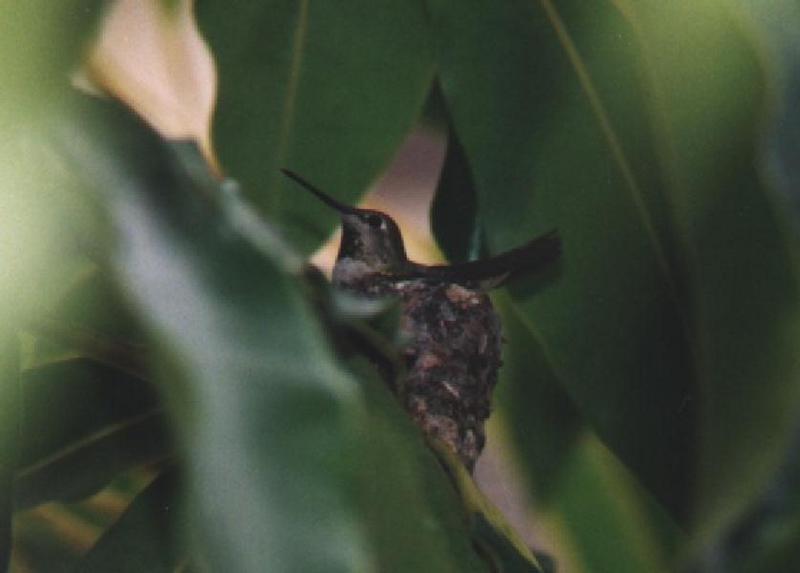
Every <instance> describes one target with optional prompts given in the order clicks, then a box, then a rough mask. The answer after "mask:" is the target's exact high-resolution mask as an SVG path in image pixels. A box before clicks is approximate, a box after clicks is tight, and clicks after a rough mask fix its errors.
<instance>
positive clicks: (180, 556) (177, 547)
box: [75, 468, 187, 573]
mask: <svg viewBox="0 0 800 573" xmlns="http://www.w3.org/2000/svg"><path fill="white" fill-rule="evenodd" d="M178 486H179V479H178V475H177V471H176V470H175V469H174V468H172V469H167V470H165V471H164V472H162V473H161V474H160V475H159V476H158V477H156V478H155V480H154V481H153V482H152V483H151V484H150V485H148V486H147V488H145V490H144V491H142V492H141V493H140V494H139V495H137V496H136V498H135V499H134V500H133V501H132V502H131V504H130V505H129V506H128V508H127V509H126V510H125V513H124V514H122V516H121V517H120V518H119V520H117V522H116V523H114V524H113V525H111V526H110V527H109V528H108V530H107V531H106V532H105V533H103V536H102V537H101V538H100V539H99V540H98V541H97V543H96V544H95V546H94V547H92V549H91V550H90V551H89V553H88V554H87V555H86V556H85V557H84V558H83V560H82V561H81V562H80V564H79V566H78V567H77V568H75V572H76V573H92V572H95V571H96V572H98V573H105V572H107V571H115V572H118V573H128V572H130V573H138V572H140V571H148V572H152V573H158V572H160V571H163V572H165V573H167V572H169V573H172V572H174V571H176V569H177V567H178V565H180V564H181V563H182V562H184V563H185V561H186V559H187V554H186V553H185V540H184V539H181V534H182V532H183V528H182V527H181V526H180V520H181V517H182V514H183V510H182V507H181V506H180V505H179V501H180V500H179V495H180V489H179V487H178Z"/></svg>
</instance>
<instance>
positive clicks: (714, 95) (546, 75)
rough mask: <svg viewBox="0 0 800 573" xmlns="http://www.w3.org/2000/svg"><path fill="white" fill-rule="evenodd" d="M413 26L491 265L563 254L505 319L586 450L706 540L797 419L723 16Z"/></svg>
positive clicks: (783, 257) (744, 56)
mask: <svg viewBox="0 0 800 573" xmlns="http://www.w3.org/2000/svg"><path fill="white" fill-rule="evenodd" d="M429 5H430V6H431V9H432V12H433V18H434V21H435V23H436V26H437V30H438V33H439V34H440V35H441V66H440V77H441V85H442V90H443V93H444V97H445V100H446V104H447V107H448V111H449V114H450V117H451V119H452V124H453V127H454V129H455V131H456V132H457V133H458V136H459V140H460V141H461V142H462V144H463V146H464V150H465V152H466V155H467V158H468V160H469V163H470V166H471V167H472V174H473V177H474V181H475V185H476V188H477V191H478V205H479V207H480V213H479V217H480V219H481V222H482V224H483V225H484V228H485V230H486V236H487V240H488V244H489V246H490V247H491V248H492V250H493V251H495V252H496V251H499V250H503V249H506V248H509V247H512V246H515V245H518V244H520V243H523V242H524V241H525V240H527V239H529V238H530V237H532V236H535V235H537V234H538V233H540V232H541V231H543V230H545V229H548V228H550V227H556V228H558V230H559V232H560V234H561V236H562V238H563V243H564V256H563V264H562V268H561V269H560V272H559V276H558V277H557V278H556V280H555V281H554V282H553V283H552V284H550V285H546V286H545V288H540V289H538V290H537V292H535V293H534V295H533V296H530V293H528V292H525V289H523V288H520V289H517V290H515V291H514V295H515V296H514V306H516V307H517V310H518V313H519V315H520V316H523V317H525V318H526V321H527V322H528V323H529V324H531V325H534V327H535V329H536V332H535V333H533V332H532V335H533V336H536V338H537V339H538V340H540V341H541V349H542V352H543V353H544V354H545V355H546V356H547V357H548V358H549V361H550V362H551V364H552V367H553V368H552V370H553V372H554V373H555V375H556V379H557V380H559V381H560V382H561V383H563V385H564V386H565V388H566V389H567V391H568V392H569V394H570V395H571V397H572V398H573V400H574V402H575V404H576V405H577V406H578V407H579V409H580V410H581V412H582V414H583V416H584V417H585V418H586V420H587V421H589V422H590V423H591V424H592V425H593V426H594V428H596V430H597V432H598V434H599V436H600V437H601V438H602V439H603V440H604V441H605V442H606V443H607V444H608V445H609V446H610V447H611V448H612V449H613V450H614V451H615V452H616V453H617V454H618V455H619V456H620V457H621V459H622V460H623V461H624V462H625V463H626V464H628V465H629V466H630V467H631V468H633V469H634V471H635V472H636V474H637V475H638V476H639V477H640V479H642V481H643V483H644V484H646V486H647V487H648V488H650V489H651V491H653V492H654V493H655V495H656V496H657V497H658V499H659V500H660V501H661V502H662V503H664V504H665V505H666V506H667V507H669V508H670V510H671V511H672V513H673V515H675V516H677V517H678V518H679V519H681V520H682V521H683V522H684V523H688V522H689V521H690V520H691V521H692V522H693V524H694V525H695V526H696V527H697V528H698V529H699V530H703V531H706V532H708V531H711V530H713V529H715V528H717V527H719V526H720V525H722V524H723V523H724V522H725V521H726V520H729V519H730V518H731V517H732V516H733V515H734V514H735V513H736V512H738V511H740V510H741V509H742V507H744V504H746V503H747V501H748V499H752V497H753V495H754V494H755V493H756V492H757V490H758V488H759V487H760V484H762V483H763V480H764V479H765V478H766V477H767V476H768V475H769V473H770V471H772V470H774V468H775V465H776V464H777V462H778V460H779V459H780V455H781V454H782V452H783V450H784V448H785V446H786V439H787V429H788V424H789V422H790V420H791V419H792V418H793V416H794V415H795V411H796V407H795V404H797V401H798V400H797V396H798V385H797V384H796V380H798V377H797V368H796V360H795V359H794V354H795V351H794V350H793V347H794V346H796V341H797V332H796V329H797V324H798V316H797V305H796V302H797V301H796V296H797V285H796V283H795V279H794V277H793V274H792V269H791V267H792V257H791V256H790V254H789V252H788V247H787V242H786V238H785V237H784V236H782V235H781V231H780V227H781V225H780V223H779V220H778V218H776V216H775V214H774V211H773V208H772V206H771V205H770V203H769V200H768V197H767V196H766V195H765V193H764V191H763V189H762V188H761V185H760V182H759V181H758V178H757V177H756V175H755V172H754V169H753V167H752V166H753V162H754V161H753V149H754V141H755V135H756V133H755V128H756V126H757V122H756V120H757V117H756V116H755V111H756V110H758V109H759V108H760V107H761V106H760V102H761V99H760V93H761V85H762V83H763V78H762V72H761V70H760V69H759V66H758V63H757V60H756V57H755V51H754V49H753V47H752V45H751V43H750V41H749V40H748V38H747V37H746V36H745V35H744V34H743V32H742V30H741V28H740V27H739V25H738V23H737V22H736V20H735V18H734V17H732V16H731V14H730V11H729V9H728V8H727V7H726V6H725V3H724V2H708V3H702V5H701V6H695V5H692V7H689V6H688V5H683V4H675V3H651V2H644V3H635V4H634V3H629V2H618V3H614V4H613V5H612V4H611V3H608V4H601V5H597V4H595V3H585V2H580V1H567V2H559V3H557V4H556V3H553V2H550V1H549V0H543V1H542V2H540V3H528V2H522V1H514V2H509V3H504V4H502V5H500V6H498V5H496V4H490V3H488V2H484V1H481V0H471V1H469V2H458V3H454V2H449V1H448V0H430V1H429ZM709 50H711V53H714V54H715V55H716V56H715V57H699V56H698V54H707V53H709ZM733 94H736V95H735V96H734V95H733ZM512 344H513V343H512ZM754 380H758V384H754V383H753V381H754ZM696 421H699V422H698V423H697V424H696V423H695V422H696Z"/></svg>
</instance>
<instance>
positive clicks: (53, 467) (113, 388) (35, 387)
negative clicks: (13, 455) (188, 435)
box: [15, 358, 170, 508]
mask: <svg viewBox="0 0 800 573" xmlns="http://www.w3.org/2000/svg"><path fill="white" fill-rule="evenodd" d="M22 390H23V407H22V410H21V412H22V414H21V417H22V421H21V442H20V444H19V469H18V473H17V478H16V492H15V505H16V506H17V508H26V507H31V506H34V505H37V504H39V503H42V502H45V501H51V500H61V501H74V500H77V499H81V498H83V497H87V496H88V495H90V494H92V493H94V492H96V491H97V490H99V489H100V488H102V487H103V486H105V485H106V484H108V482H110V481H111V479H113V478H114V477H115V476H116V475H118V474H119V473H121V472H122V471H124V470H126V469H130V468H131V467H135V466H137V465H139V464H142V463H146V462H153V461H156V460H159V459H161V458H163V457H164V456H165V455H167V454H168V453H169V452H170V443H169V442H170V440H169V436H168V433H167V431H166V429H165V426H164V420H163V418H162V416H161V414H160V413H159V412H158V400H157V396H156V395H155V392H154V391H153V389H152V388H151V387H150V386H149V385H148V384H146V383H144V382H142V381H141V380H139V379H137V378H135V377H132V376H129V375H126V374H124V373H123V372H120V371H118V370H115V369H113V368H110V367H108V366H105V365H102V364H99V363H96V362H93V361H91V360H86V359H82V358H81V359H73V360H67V361H63V362H55V363H51V364H46V365H43V366H40V367H37V368H34V369H31V370H28V371H26V372H24V373H23V376H22Z"/></svg>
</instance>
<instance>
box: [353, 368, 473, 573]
mask: <svg viewBox="0 0 800 573" xmlns="http://www.w3.org/2000/svg"><path fill="white" fill-rule="evenodd" d="M370 370H371V368H370V365H364V364H358V365H357V367H356V372H358V373H359V374H360V378H361V379H362V380H363V382H364V385H363V388H364V391H365V393H366V400H367V404H368V406H367V411H368V419H367V423H366V424H365V432H364V434H363V440H364V441H363V446H364V453H363V454H362V455H361V456H359V459H358V462H357V463H356V467H357V469H358V472H359V475H360V477H361V479H360V483H359V499H360V500H361V506H362V508H363V511H364V523H365V525H366V527H367V533H368V535H369V540H370V542H371V544H372V545H373V547H374V548H375V553H376V555H377V560H378V567H377V570H379V571H397V572H398V573H399V572H403V571H431V572H432V573H433V572H438V571H453V572H461V571H464V572H467V571H475V572H478V571H485V570H486V566H485V564H484V563H483V562H482V561H481V560H480V559H479V558H478V556H477V555H476V554H475V552H474V551H473V548H472V546H471V543H470V532H469V529H468V527H467V514H466V509H465V508H464V507H463V506H462V503H461V501H460V500H459V498H458V496H457V494H456V492H455V490H454V489H453V486H452V484H451V483H450V481H449V480H448V479H447V476H446V475H445V473H444V472H443V471H442V468H441V466H440V465H439V463H438V461H437V459H436V457H435V456H434V455H433V453H432V452H430V451H429V450H428V449H427V448H426V447H425V445H424V442H423V438H422V434H421V433H420V432H419V430H418V429H417V428H416V427H414V426H413V424H412V423H411V422H410V420H409V419H408V417H407V416H406V415H405V413H404V412H403V411H402V410H401V408H400V407H399V405H398V404H397V402H396V401H395V400H394V397H393V396H392V395H391V394H390V393H389V391H388V390H387V388H386V387H385V386H383V383H382V381H380V380H378V379H377V378H376V377H375V376H374V373H371V372H370Z"/></svg>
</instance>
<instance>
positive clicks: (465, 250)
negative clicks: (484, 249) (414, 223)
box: [430, 129, 480, 262]
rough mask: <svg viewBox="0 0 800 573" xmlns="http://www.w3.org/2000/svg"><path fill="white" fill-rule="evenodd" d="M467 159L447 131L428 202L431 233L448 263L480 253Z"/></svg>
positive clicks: (471, 257)
mask: <svg viewBox="0 0 800 573" xmlns="http://www.w3.org/2000/svg"><path fill="white" fill-rule="evenodd" d="M475 195H476V192H475V184H474V183H473V181H472V174H471V173H470V166H469V161H468V160H467V157H466V155H465V154H464V148H463V147H462V146H461V143H460V142H459V141H458V137H457V136H456V133H455V132H454V131H453V130H452V129H449V130H448V132H447V154H446V155H445V159H444V165H443V166H442V174H441V176H440V177H439V183H438V184H437V185H436V194H435V195H434V197H433V204H432V205H431V214H430V216H431V224H432V225H433V233H434V235H435V236H436V237H437V238H438V239H439V247H440V248H441V249H442V251H443V252H444V254H445V255H446V256H447V258H448V260H450V261H451V262H464V261H468V260H472V259H474V258H475V257H476V255H478V254H479V252H480V244H479V239H480V225H479V223H478V201H477V197H476V196H475Z"/></svg>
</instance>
